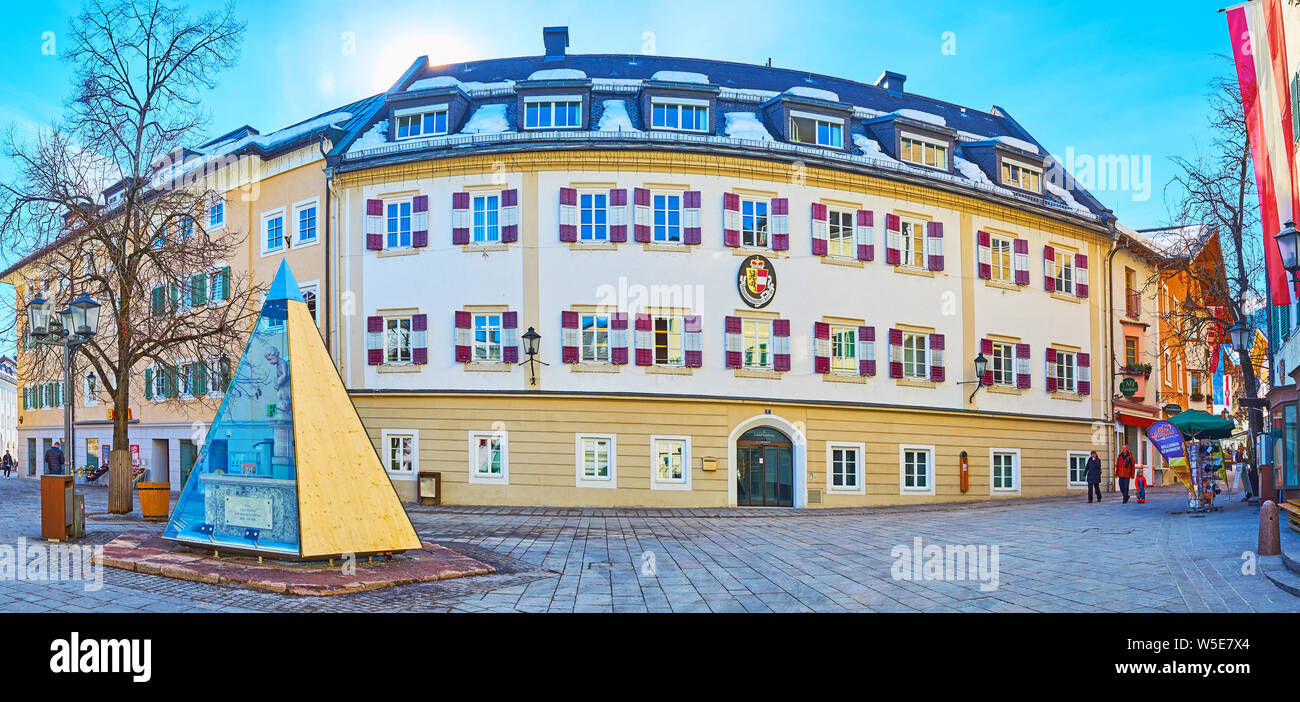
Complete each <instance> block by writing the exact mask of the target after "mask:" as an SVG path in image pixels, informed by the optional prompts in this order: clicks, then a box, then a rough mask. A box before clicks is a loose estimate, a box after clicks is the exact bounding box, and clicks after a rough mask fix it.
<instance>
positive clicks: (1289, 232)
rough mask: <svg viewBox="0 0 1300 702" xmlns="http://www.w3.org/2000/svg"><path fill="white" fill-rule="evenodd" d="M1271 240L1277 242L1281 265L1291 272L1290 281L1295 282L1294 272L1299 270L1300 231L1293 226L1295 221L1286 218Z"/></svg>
mask: <svg viewBox="0 0 1300 702" xmlns="http://www.w3.org/2000/svg"><path fill="white" fill-rule="evenodd" d="M1273 240H1274V241H1276V242H1277V250H1278V253H1279V254H1281V257H1282V267H1283V268H1285V269H1286V271H1287V272H1288V273H1290V274H1291V282H1295V279H1296V272H1297V271H1300V258H1297V255H1298V254H1300V231H1297V230H1296V228H1295V222H1292V221H1290V220H1287V223H1286V225H1285V226H1283V227H1282V230H1281V231H1279V232H1278V233H1277V234H1275V235H1273Z"/></svg>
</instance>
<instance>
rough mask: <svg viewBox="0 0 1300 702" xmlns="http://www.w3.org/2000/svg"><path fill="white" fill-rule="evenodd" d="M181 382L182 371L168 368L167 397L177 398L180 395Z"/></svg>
mask: <svg viewBox="0 0 1300 702" xmlns="http://www.w3.org/2000/svg"><path fill="white" fill-rule="evenodd" d="M180 381H181V373H180V369H179V368H177V367H176V366H167V397H176V396H177V395H178V394H180V385H181V382H180Z"/></svg>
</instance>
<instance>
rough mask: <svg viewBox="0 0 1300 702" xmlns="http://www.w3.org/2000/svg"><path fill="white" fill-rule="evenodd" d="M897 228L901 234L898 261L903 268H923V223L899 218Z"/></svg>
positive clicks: (924, 265)
mask: <svg viewBox="0 0 1300 702" xmlns="http://www.w3.org/2000/svg"><path fill="white" fill-rule="evenodd" d="M899 226H900V227H901V232H902V236H901V237H900V241H899V246H900V247H901V248H900V250H899V261H900V262H901V263H902V265H904V266H910V267H912V268H925V267H926V260H925V222H922V221H919V220H910V219H902V218H900V219H899Z"/></svg>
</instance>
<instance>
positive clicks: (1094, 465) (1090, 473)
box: [1083, 451, 1101, 503]
mask: <svg viewBox="0 0 1300 702" xmlns="http://www.w3.org/2000/svg"><path fill="white" fill-rule="evenodd" d="M1083 472H1084V477H1085V479H1086V480H1087V481H1088V502H1089V503H1091V502H1092V495H1093V493H1096V494H1097V501H1098V502H1101V459H1100V458H1097V452H1096V451H1093V452H1092V455H1091V456H1088V463H1087V464H1085V465H1084V467H1083Z"/></svg>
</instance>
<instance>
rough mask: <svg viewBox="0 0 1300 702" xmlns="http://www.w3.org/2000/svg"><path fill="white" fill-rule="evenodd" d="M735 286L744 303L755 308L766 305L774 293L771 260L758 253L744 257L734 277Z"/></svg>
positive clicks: (774, 282) (774, 276)
mask: <svg viewBox="0 0 1300 702" xmlns="http://www.w3.org/2000/svg"><path fill="white" fill-rule="evenodd" d="M736 288H737V289H738V290H739V291H740V299H742V300H744V301H745V304H746V305H749V306H750V307H753V308H755V309H757V308H760V307H766V306H767V304H768V303H769V302H771V301H772V298H773V297H774V296H775V295H776V270H775V269H774V268H772V262H771V261H768V260H767V258H766V257H764V256H759V255H753V256H747V257H745V260H744V261H742V262H741V264H740V274H739V275H738V276H737V277H736Z"/></svg>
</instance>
